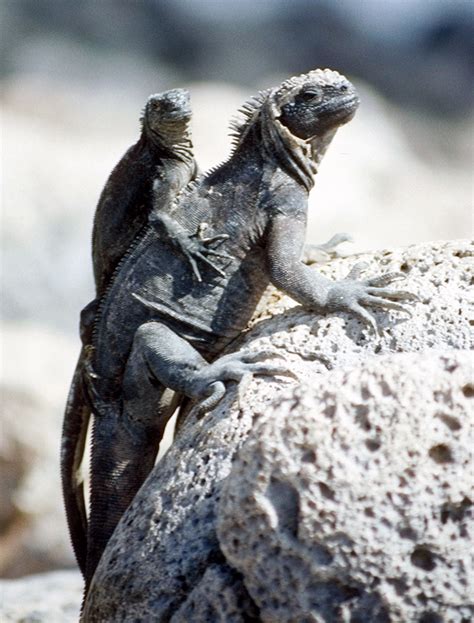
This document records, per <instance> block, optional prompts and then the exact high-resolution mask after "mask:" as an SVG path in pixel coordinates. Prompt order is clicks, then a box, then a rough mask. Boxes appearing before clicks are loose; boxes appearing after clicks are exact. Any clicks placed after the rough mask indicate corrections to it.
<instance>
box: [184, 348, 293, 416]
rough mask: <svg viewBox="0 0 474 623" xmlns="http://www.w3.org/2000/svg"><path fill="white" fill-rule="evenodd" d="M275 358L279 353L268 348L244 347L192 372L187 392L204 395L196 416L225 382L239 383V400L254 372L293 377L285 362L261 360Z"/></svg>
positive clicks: (210, 405) (212, 403)
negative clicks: (189, 389) (250, 348)
mask: <svg viewBox="0 0 474 623" xmlns="http://www.w3.org/2000/svg"><path fill="white" fill-rule="evenodd" d="M275 357H281V355H280V354H279V353H277V352H275V351H272V350H259V351H250V350H244V351H239V352H236V353H230V354H229V355H224V356H223V357H220V358H219V359H217V360H216V361H214V362H213V363H211V364H208V365H207V366H204V367H203V368H201V369H200V370H198V371H196V373H195V374H194V377H193V378H192V379H191V391H192V392H193V395H194V397H195V398H198V399H201V400H202V398H204V400H203V401H202V402H201V404H200V405H199V407H198V412H197V416H198V417H202V416H203V415H204V414H205V413H207V412H208V411H210V410H211V409H213V408H214V407H215V406H216V405H217V404H218V403H219V402H220V400H221V399H222V398H223V396H224V394H225V390H226V383H227V382H229V381H234V382H236V383H239V403H240V399H241V397H242V395H243V393H244V391H245V389H246V388H247V387H248V385H249V383H250V381H251V380H252V378H253V377H254V376H255V375H265V376H288V377H292V378H297V377H296V375H295V373H294V372H292V371H291V370H290V369H289V368H288V366H287V365H285V364H280V363H269V362H265V361H262V360H264V359H268V358H275Z"/></svg>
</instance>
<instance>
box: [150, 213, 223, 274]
mask: <svg viewBox="0 0 474 623" xmlns="http://www.w3.org/2000/svg"><path fill="white" fill-rule="evenodd" d="M150 224H151V225H152V226H153V227H155V229H156V230H158V231H161V232H163V230H164V232H165V235H166V236H168V238H169V239H170V240H171V242H172V243H173V245H174V246H175V247H177V248H178V249H179V251H180V252H181V253H183V254H184V255H185V257H186V258H187V260H188V262H189V263H190V265H191V268H192V270H193V273H194V275H195V277H196V279H197V280H198V281H199V282H201V281H202V280H203V279H202V275H201V271H200V270H199V266H198V261H199V262H202V263H203V264H206V266H209V268H212V270H214V271H215V272H216V273H217V274H219V275H220V276H221V277H225V272H224V271H223V270H222V268H220V267H219V266H217V264H216V263H215V262H214V261H213V260H212V259H211V258H213V257H214V258H221V259H227V260H231V259H233V258H232V256H231V255H228V254H227V253H223V252H222V251H216V250H215V248H212V247H211V245H213V244H214V245H216V246H218V245H220V244H222V243H223V242H224V240H227V239H228V238H229V236H228V235H227V234H219V235H216V236H209V237H205V236H204V232H205V231H206V229H208V227H209V226H208V224H207V223H200V225H199V226H198V228H197V230H196V233H194V234H191V235H190V234H188V233H187V232H186V231H185V230H184V228H182V227H181V226H180V225H179V224H178V223H177V222H176V221H175V220H174V219H173V218H172V217H171V216H169V215H168V214H154V215H153V218H152V219H150Z"/></svg>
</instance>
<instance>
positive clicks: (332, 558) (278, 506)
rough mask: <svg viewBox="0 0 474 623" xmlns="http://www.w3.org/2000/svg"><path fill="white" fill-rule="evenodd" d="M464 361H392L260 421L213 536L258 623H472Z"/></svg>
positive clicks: (334, 382) (468, 406) (312, 391)
mask: <svg viewBox="0 0 474 623" xmlns="http://www.w3.org/2000/svg"><path fill="white" fill-rule="evenodd" d="M471 363H472V360H471V358H470V355H469V354H467V353H462V354H458V353H451V354H449V355H434V354H428V355H425V356H423V355H395V356H392V357H391V358H388V359H387V358H381V359H379V360H371V361H368V362H367V363H366V364H365V365H363V366H361V367H360V368H358V369H352V370H350V371H348V372H346V371H341V370H337V371H334V372H332V373H331V374H329V375H326V376H325V377H322V378H321V380H320V381H319V382H315V383H314V384H313V385H312V386H311V388H309V387H305V386H301V387H298V388H295V389H294V390H292V391H291V392H288V394H287V395H286V397H285V398H280V399H279V400H277V401H276V402H275V403H274V404H273V405H272V406H271V407H270V408H269V409H267V411H266V413H265V415H263V416H262V417H260V418H258V419H257V422H256V424H255V425H254V428H253V429H252V431H251V433H250V434H249V439H248V440H247V442H246V443H245V444H244V446H243V447H242V449H241V450H240V452H239V453H238V457H237V459H236V461H235V463H234V466H233V468H232V472H231V474H230V476H229V477H228V478H227V479H226V481H225V484H224V486H223V490H222V492H221V501H220V507H219V511H218V523H217V526H218V537H219V541H220V545H221V548H222V551H223V553H224V555H225V557H226V559H227V561H228V563H229V564H230V565H231V566H232V567H234V568H235V569H237V570H238V571H240V572H241V573H242V575H243V577H244V583H245V586H246V587H247V589H248V591H249V593H250V595H251V597H252V598H253V600H254V601H255V603H256V604H257V606H258V607H259V608H260V617H261V619H262V621H265V622H268V623H290V622H292V621H331V622H338V621H341V622H343V621H349V620H350V621H355V620H357V621H359V620H360V621H370V622H373V623H376V622H380V623H381V622H382V621H403V622H404V623H416V622H419V621H439V622H441V621H443V622H445V623H448V622H449V623H455V622H456V623H460V622H461V621H464V622H467V621H470V620H472V619H471V617H473V616H474V605H473V604H472V603H471V607H469V603H470V602H471V599H472V596H473V595H474V557H473V554H472V550H471V551H470V544H471V539H472V535H473V534H472V533H473V528H474V522H473V520H472V504H473V493H474V491H473V487H472V485H473V483H472V462H471V461H472V455H471V452H472V448H473V447H474V435H473V423H474V420H473V417H472V416H473V415H474V412H473V409H472V400H473V398H474V385H473V384H472V376H471V372H472V370H471Z"/></svg>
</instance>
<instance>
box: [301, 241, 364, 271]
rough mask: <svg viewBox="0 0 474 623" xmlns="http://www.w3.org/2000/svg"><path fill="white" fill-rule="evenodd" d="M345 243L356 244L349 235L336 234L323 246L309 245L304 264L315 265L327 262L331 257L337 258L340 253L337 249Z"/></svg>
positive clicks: (305, 251)
mask: <svg viewBox="0 0 474 623" xmlns="http://www.w3.org/2000/svg"><path fill="white" fill-rule="evenodd" d="M343 242H354V239H353V238H352V236H350V235H349V234H344V233H340V234H334V236H333V237H332V238H330V239H329V240H328V241H327V242H323V243H322V244H307V245H305V248H304V258H303V260H304V263H305V264H315V263H316V262H322V261H327V260H328V259H329V258H330V257H337V256H338V255H339V251H338V249H337V247H338V246H339V245H341V244H342V243H343Z"/></svg>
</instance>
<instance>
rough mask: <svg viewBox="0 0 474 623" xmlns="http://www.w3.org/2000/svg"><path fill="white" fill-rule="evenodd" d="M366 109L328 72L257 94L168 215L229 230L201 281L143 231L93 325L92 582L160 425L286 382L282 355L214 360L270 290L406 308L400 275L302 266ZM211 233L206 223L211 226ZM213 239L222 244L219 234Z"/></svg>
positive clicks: (316, 304)
mask: <svg viewBox="0 0 474 623" xmlns="http://www.w3.org/2000/svg"><path fill="white" fill-rule="evenodd" d="M357 106H358V97H357V94H356V92H355V90H354V87H353V86H352V85H351V83H350V82H348V81H347V80H346V79H345V78H344V77H343V76H340V75H339V74H338V73H337V72H333V71H330V70H324V71H323V70H315V71H312V72H310V73H308V74H305V75H302V76H299V77H296V78H291V79H290V80H287V81H285V82H284V83H283V84H282V85H280V86H279V87H278V88H276V89H271V90H269V91H266V92H263V93H261V94H260V95H259V96H258V97H257V98H256V99H255V100H254V101H252V102H250V103H249V104H247V105H246V106H245V107H244V109H243V113H244V120H243V122H242V123H240V125H238V126H235V147H234V151H233V153H232V155H231V157H230V158H229V160H228V161H227V162H225V163H224V164H223V165H221V166H220V167H218V168H217V169H216V170H214V171H212V172H210V173H209V174H207V175H206V176H204V177H202V178H200V179H198V181H197V182H196V183H195V184H193V185H191V186H190V187H188V189H186V191H185V192H184V193H182V195H181V196H180V197H179V198H178V200H177V201H175V202H174V204H173V206H172V208H171V210H170V211H169V216H170V217H171V218H172V219H174V223H176V224H177V227H179V228H180V230H179V231H180V232H181V234H180V235H182V233H183V232H185V233H187V235H188V236H193V235H194V234H195V232H196V231H198V230H199V228H200V225H202V223H207V230H208V231H210V232H211V233H215V234H218V235H219V237H222V235H223V234H224V235H227V238H225V239H223V240H220V241H219V242H220V243H221V246H220V249H219V252H220V254H219V255H215V256H214V257H215V262H216V265H217V267H218V268H220V271H219V272H218V271H217V270H215V269H213V268H211V267H210V266H208V265H207V264H206V263H205V262H204V261H199V260H198V261H197V262H196V264H199V276H200V279H198V278H197V275H196V271H195V270H190V267H189V261H188V258H187V257H186V255H185V254H183V253H181V252H180V251H179V250H177V249H176V247H175V246H174V245H173V244H172V241H170V240H169V238H168V237H167V236H164V235H160V234H159V233H157V231H156V230H153V229H152V228H148V229H146V230H145V231H144V232H143V233H142V235H141V236H140V237H139V238H138V239H137V240H136V242H135V243H134V245H133V247H132V248H131V250H130V252H129V253H128V254H127V256H126V257H125V258H124V260H123V261H122V262H121V264H120V266H119V268H118V270H117V272H116V273H115V276H114V279H113V280H112V283H111V286H110V288H109V289H108V291H107V294H106V296H105V297H104V298H103V300H102V302H101V307H100V312H99V314H98V317H97V321H96V323H95V328H94V338H93V353H92V357H91V369H92V370H93V374H94V376H93V377H92V376H89V387H90V395H91V397H92V398H91V399H92V402H93V405H94V407H93V410H94V416H95V417H94V428H93V443H92V463H91V513H90V520H89V535H88V546H89V547H88V554H87V570H86V584H89V583H90V581H91V578H92V575H93V573H94V570H95V568H96V565H97V563H98V561H99V558H100V555H101V554H102V551H103V549H104V547H105V545H106V543H107V541H108V539H109V537H110V536H111V534H112V532H113V530H114V528H115V526H116V524H117V522H118V521H119V519H120V517H121V516H122V514H123V512H124V511H125V510H126V508H127V506H128V505H129V503H130V502H131V501H132V499H133V497H134V496H135V494H136V492H137V490H138V488H139V487H140V486H141V484H142V483H143V481H144V479H145V478H146V476H147V475H148V473H149V472H150V470H151V468H152V467H153V464H154V461H155V457H156V453H157V450H158V446H159V442H160V440H161V437H162V434H163V430H164V427H165V425H166V422H167V421H168V419H169V417H170V416H171V414H172V412H173V411H174V409H175V407H176V405H177V404H179V402H180V401H181V400H182V397H188V398H192V399H199V400H204V402H203V403H202V405H201V414H202V413H204V412H205V411H206V410H209V409H211V408H213V407H214V406H215V405H216V404H217V403H218V402H219V400H220V399H221V398H222V396H223V395H224V393H225V386H226V383H227V382H229V381H233V382H240V381H242V380H245V379H248V378H249V377H250V376H251V375H253V374H270V375H274V374H288V371H287V370H286V369H285V368H284V367H283V366H282V365H281V364H278V363H275V362H271V363H265V362H262V361H261V360H262V359H263V358H265V357H268V356H270V355H271V354H272V353H268V352H261V353H250V352H237V353H233V354H230V355H226V356H224V357H221V358H218V359H216V357H217V356H218V355H219V353H220V352H221V351H222V349H223V348H224V347H225V346H227V345H228V344H229V343H230V342H231V341H232V340H233V339H234V338H235V337H237V336H238V335H239V334H240V333H241V332H242V331H243V330H244V329H245V327H246V325H247V323H248V321H249V319H250V317H251V316H252V314H253V312H254V310H255V307H256V305H257V302H258V300H259V299H260V296H261V294H262V293H263V291H264V290H265V288H266V287H267V285H268V284H269V283H270V282H271V283H273V284H274V285H275V286H277V287H278V288H280V289H282V290H284V291H285V292H286V293H287V294H289V295H290V296H291V297H293V298H294V299H295V300H296V301H298V302H299V303H301V304H302V305H303V306H304V307H306V308H309V309H312V310H315V311H318V312H322V313H328V312H332V311H335V310H345V311H350V312H352V313H353V314H355V315H356V316H357V317H359V318H360V319H361V320H362V321H364V322H367V323H368V324H369V325H371V326H372V327H375V319H374V317H373V316H372V314H370V312H369V311H368V310H367V307H385V308H391V309H397V310H400V311H404V307H403V306H401V305H400V304H398V303H395V302H392V300H391V299H409V298H411V295H410V294H409V293H407V292H400V291H395V290H391V289H388V288H387V286H388V284H390V283H391V282H392V281H394V280H395V279H396V278H399V277H400V275H394V274H388V275H384V276H380V277H375V278H372V279H366V280H363V281H360V280H358V279H357V277H358V272H359V269H356V270H355V271H352V273H351V274H350V275H349V276H348V277H347V278H346V279H344V280H343V281H340V282H333V281H331V280H329V279H326V278H324V277H322V276H320V275H318V274H317V273H316V272H315V271H314V270H312V269H310V268H309V267H308V266H305V265H304V264H303V263H302V262H301V260H300V258H301V254H302V251H303V245H304V237H305V229H306V213H307V199H308V193H309V191H310V189H311V187H312V185H313V176H314V174H315V173H316V171H317V165H318V163H319V162H320V160H321V159H322V157H323V155H324V153H325V151H326V149H327V147H328V145H329V143H330V141H331V139H332V138H333V136H334V134H335V132H336V130H337V128H338V127H339V126H340V125H342V124H344V123H347V122H348V121H349V120H350V119H351V118H352V117H353V115H354V113H355V111H356V109H357ZM201 229H202V228H201ZM211 238H212V237H211Z"/></svg>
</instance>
